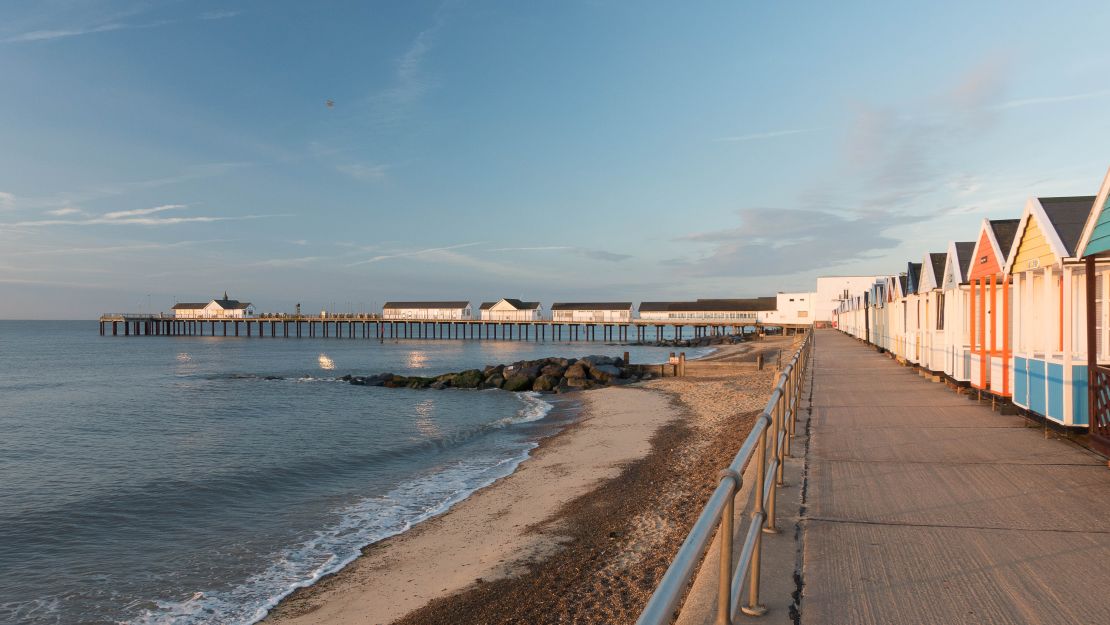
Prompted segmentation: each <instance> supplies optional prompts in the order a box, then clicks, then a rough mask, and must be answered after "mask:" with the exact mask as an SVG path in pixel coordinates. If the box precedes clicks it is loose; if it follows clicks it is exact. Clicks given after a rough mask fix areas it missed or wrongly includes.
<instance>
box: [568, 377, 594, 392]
mask: <svg viewBox="0 0 1110 625" xmlns="http://www.w3.org/2000/svg"><path fill="white" fill-rule="evenodd" d="M563 380H564V381H565V382H566V383H567V386H569V387H571V388H575V389H580V388H586V387H588V386H589V384H590V381H589V380H587V379H586V378H585V377H581V378H578V377H574V378H572V377H570V376H567V377H565V378H563Z"/></svg>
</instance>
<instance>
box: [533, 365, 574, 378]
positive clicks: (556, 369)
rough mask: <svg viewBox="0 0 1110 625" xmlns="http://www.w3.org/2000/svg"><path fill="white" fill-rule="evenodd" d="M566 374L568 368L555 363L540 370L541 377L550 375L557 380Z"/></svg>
mask: <svg viewBox="0 0 1110 625" xmlns="http://www.w3.org/2000/svg"><path fill="white" fill-rule="evenodd" d="M566 372H567V368H566V366H564V365H560V364H558V363H554V362H553V363H551V364H549V365H547V366H545V367H544V368H543V369H540V375H549V376H552V377H555V378H561V377H563V374H565V373H566Z"/></svg>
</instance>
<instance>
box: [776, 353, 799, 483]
mask: <svg viewBox="0 0 1110 625" xmlns="http://www.w3.org/2000/svg"><path fill="white" fill-rule="evenodd" d="M797 370H798V360H797V358H795V359H794V362H793V363H792V366H791V367H790V375H788V376H787V377H786V388H785V389H784V392H783V395H784V396H785V397H786V411H785V416H786V417H787V418H786V420H785V421H783V423H782V429H783V430H784V431H785V432H786V436H784V437H783V441H782V455H781V457H780V458H779V479H778V482H779V486H782V461H783V460H784V459H785V458H786V457H787V456H789V455H790V432H791V427H790V422H792V421H793V420H794V410H793V405H794V374H795V373H796V372H797Z"/></svg>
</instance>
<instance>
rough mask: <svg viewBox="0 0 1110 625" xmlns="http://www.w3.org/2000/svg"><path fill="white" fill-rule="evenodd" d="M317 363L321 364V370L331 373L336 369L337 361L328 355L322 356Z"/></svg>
mask: <svg viewBox="0 0 1110 625" xmlns="http://www.w3.org/2000/svg"><path fill="white" fill-rule="evenodd" d="M316 361H317V362H319V363H320V368H321V369H323V370H325V371H331V370H332V369H334V368H335V361H334V360H332V359H331V358H328V355H327V354H320V356H319V357H318V358H317V359H316Z"/></svg>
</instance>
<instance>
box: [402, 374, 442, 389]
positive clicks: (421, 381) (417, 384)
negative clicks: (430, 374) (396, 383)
mask: <svg viewBox="0 0 1110 625" xmlns="http://www.w3.org/2000/svg"><path fill="white" fill-rule="evenodd" d="M435 381H436V379H435V378H422V377H420V376H417V375H414V376H412V377H411V378H409V379H408V384H406V386H408V387H409V388H428V387H429V386H431V385H432V383H434V382H435Z"/></svg>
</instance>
